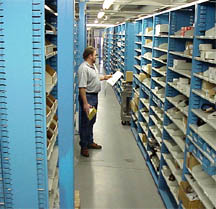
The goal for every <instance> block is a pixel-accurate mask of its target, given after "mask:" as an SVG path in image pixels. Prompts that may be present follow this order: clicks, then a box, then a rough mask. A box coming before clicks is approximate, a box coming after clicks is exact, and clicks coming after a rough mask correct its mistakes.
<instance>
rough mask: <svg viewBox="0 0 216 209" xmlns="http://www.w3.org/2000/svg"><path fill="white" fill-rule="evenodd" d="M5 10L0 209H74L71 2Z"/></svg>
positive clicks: (40, 0) (36, 1)
mask: <svg viewBox="0 0 216 209" xmlns="http://www.w3.org/2000/svg"><path fill="white" fill-rule="evenodd" d="M65 8H67V9H65ZM0 9H1V11H2V20H3V24H2V29H1V32H0V33H1V34H0V35H1V56H2V59H1V61H0V62H1V67H0V77H1V78H0V85H1V97H0V103H1V108H0V115H1V128H0V131H1V140H0V147H1V151H0V155H1V168H0V170H1V178H0V184H1V192H0V193H1V194H0V208H59V207H60V208H73V207H74V198H73V197H74V185H73V183H74V182H73V178H74V176H73V174H74V172H73V134H74V126H73V114H74V111H73V108H72V107H73V105H74V98H73V94H71V92H74V85H73V84H74V78H73V72H74V68H75V67H74V45H73V44H74V40H75V39H76V37H75V36H74V35H73V34H74V9H75V8H74V1H70V0H66V1H64V2H59V1H57V0H33V1H29V0H28V1H27V0H24V1H22V2H19V4H14V1H11V0H9V1H5V2H2V3H1V4H0ZM14 34H16V35H14ZM65 52H66V53H67V56H65ZM11 69H15V70H11ZM65 170H67V173H65Z"/></svg>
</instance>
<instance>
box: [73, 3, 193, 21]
mask: <svg viewBox="0 0 216 209" xmlns="http://www.w3.org/2000/svg"><path fill="white" fill-rule="evenodd" d="M83 1H84V0H83ZM192 1H194V0H115V1H114V3H113V5H111V7H110V8H109V9H108V10H104V12H105V15H104V17H103V18H101V19H98V23H102V24H119V23H121V22H125V21H133V20H134V19H137V18H139V17H144V16H146V15H149V14H153V13H155V12H158V11H163V10H166V9H169V8H172V7H176V6H179V5H182V4H185V3H188V2H192ZM103 2H104V0H88V1H87V2H86V15H87V24H94V23H95V20H96V19H97V15H98V12H99V11H103V9H102V7H103ZM76 3H77V4H76V12H77V15H78V12H79V9H78V0H76Z"/></svg>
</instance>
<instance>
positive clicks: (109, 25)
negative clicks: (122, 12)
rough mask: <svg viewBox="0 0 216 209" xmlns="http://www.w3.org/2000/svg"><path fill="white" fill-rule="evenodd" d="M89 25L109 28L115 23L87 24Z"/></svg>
mask: <svg viewBox="0 0 216 209" xmlns="http://www.w3.org/2000/svg"><path fill="white" fill-rule="evenodd" d="M86 26H87V27H99V28H108V27H114V26H115V25H113V24H87V25H86Z"/></svg>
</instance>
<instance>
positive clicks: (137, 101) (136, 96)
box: [134, 93, 139, 107]
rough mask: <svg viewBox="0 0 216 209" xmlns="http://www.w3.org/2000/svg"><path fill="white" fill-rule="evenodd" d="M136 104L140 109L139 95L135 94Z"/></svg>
mask: <svg viewBox="0 0 216 209" xmlns="http://www.w3.org/2000/svg"><path fill="white" fill-rule="evenodd" d="M134 102H135V105H136V106H137V107H138V106H139V94H138V93H134Z"/></svg>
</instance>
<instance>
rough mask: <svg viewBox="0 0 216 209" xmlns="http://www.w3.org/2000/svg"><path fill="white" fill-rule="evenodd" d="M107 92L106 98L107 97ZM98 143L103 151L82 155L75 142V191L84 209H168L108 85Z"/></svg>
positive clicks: (96, 132) (101, 98) (101, 107)
mask: <svg viewBox="0 0 216 209" xmlns="http://www.w3.org/2000/svg"><path fill="white" fill-rule="evenodd" d="M105 92H106V95H105ZM94 138H95V142H97V143H99V144H102V145H103V149H102V150H100V151H98V150H96V151H95V150H92V151H90V158H84V157H81V156H80V153H79V152H80V148H79V146H78V139H77V140H76V143H75V188H76V189H78V190H80V198H81V209H99V208H100V209H126V208H128V209H135V208H137V209H138V208H139V209H160V208H165V207H164V205H163V202H162V200H161V197H160V195H159V194H158V192H157V189H156V186H155V184H154V181H153V179H152V176H151V174H150V173H149V171H148V168H147V167H146V165H145V161H144V159H143V157H142V155H141V153H140V151H139V148H138V146H137V144H136V142H135V140H134V137H133V135H132V133H131V131H130V127H129V126H126V127H123V126H122V125H121V121H120V105H119V104H118V102H117V99H116V97H115V95H114V92H113V90H112V88H111V87H109V86H108V87H107V89H106V91H105V84H104V83H103V89H102V91H101V93H100V96H99V109H98V117H97V123H96V125H95V129H94Z"/></svg>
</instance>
